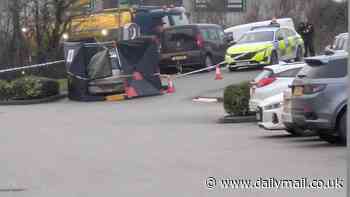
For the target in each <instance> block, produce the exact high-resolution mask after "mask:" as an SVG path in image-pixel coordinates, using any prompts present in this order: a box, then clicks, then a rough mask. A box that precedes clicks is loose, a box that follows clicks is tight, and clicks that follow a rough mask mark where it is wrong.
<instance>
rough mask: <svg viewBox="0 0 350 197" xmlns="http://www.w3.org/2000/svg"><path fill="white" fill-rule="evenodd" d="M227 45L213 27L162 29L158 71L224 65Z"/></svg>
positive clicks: (222, 34) (222, 36) (217, 28)
mask: <svg viewBox="0 0 350 197" xmlns="http://www.w3.org/2000/svg"><path fill="white" fill-rule="evenodd" d="M227 47H228V41H227V40H226V38H225V33H224V30H223V29H222V27H221V26H219V25H214V24H191V25H184V26H176V27H170V28H167V29H165V31H164V33H163V39H162V49H161V61H160V68H161V69H162V70H164V69H167V68H178V69H180V71H181V70H182V68H184V67H201V68H204V67H208V66H212V65H213V64H217V63H220V62H223V61H224V56H225V52H226V49H227Z"/></svg>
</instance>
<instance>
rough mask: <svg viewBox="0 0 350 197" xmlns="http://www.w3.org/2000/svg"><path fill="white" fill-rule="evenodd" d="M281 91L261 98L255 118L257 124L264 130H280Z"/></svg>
mask: <svg viewBox="0 0 350 197" xmlns="http://www.w3.org/2000/svg"><path fill="white" fill-rule="evenodd" d="M282 111H283V93H281V94H277V95H274V96H271V97H269V98H267V99H265V100H263V101H262V102H261V103H260V105H259V106H258V110H257V112H256V118H257V120H258V125H259V127H261V128H264V129H266V130H282V129H285V126H284V124H283V122H282Z"/></svg>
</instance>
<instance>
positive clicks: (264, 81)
mask: <svg viewBox="0 0 350 197" xmlns="http://www.w3.org/2000/svg"><path fill="white" fill-rule="evenodd" d="M275 80H276V77H268V78H264V79H261V80H260V81H259V82H258V84H257V87H258V88H261V87H264V86H267V85H270V84H271V83H272V82H274V81H275Z"/></svg>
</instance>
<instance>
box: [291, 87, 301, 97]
mask: <svg viewBox="0 0 350 197" xmlns="http://www.w3.org/2000/svg"><path fill="white" fill-rule="evenodd" d="M293 95H294V96H302V95H303V87H295V88H294V90H293Z"/></svg>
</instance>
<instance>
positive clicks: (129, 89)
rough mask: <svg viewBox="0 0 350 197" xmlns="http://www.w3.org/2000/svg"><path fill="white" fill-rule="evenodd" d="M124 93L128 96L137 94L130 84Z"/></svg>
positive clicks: (131, 96)
mask: <svg viewBox="0 0 350 197" xmlns="http://www.w3.org/2000/svg"><path fill="white" fill-rule="evenodd" d="M126 95H127V97H128V98H133V97H137V96H138V94H137V92H136V90H135V88H133V87H132V86H130V87H128V88H127V90H126Z"/></svg>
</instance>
